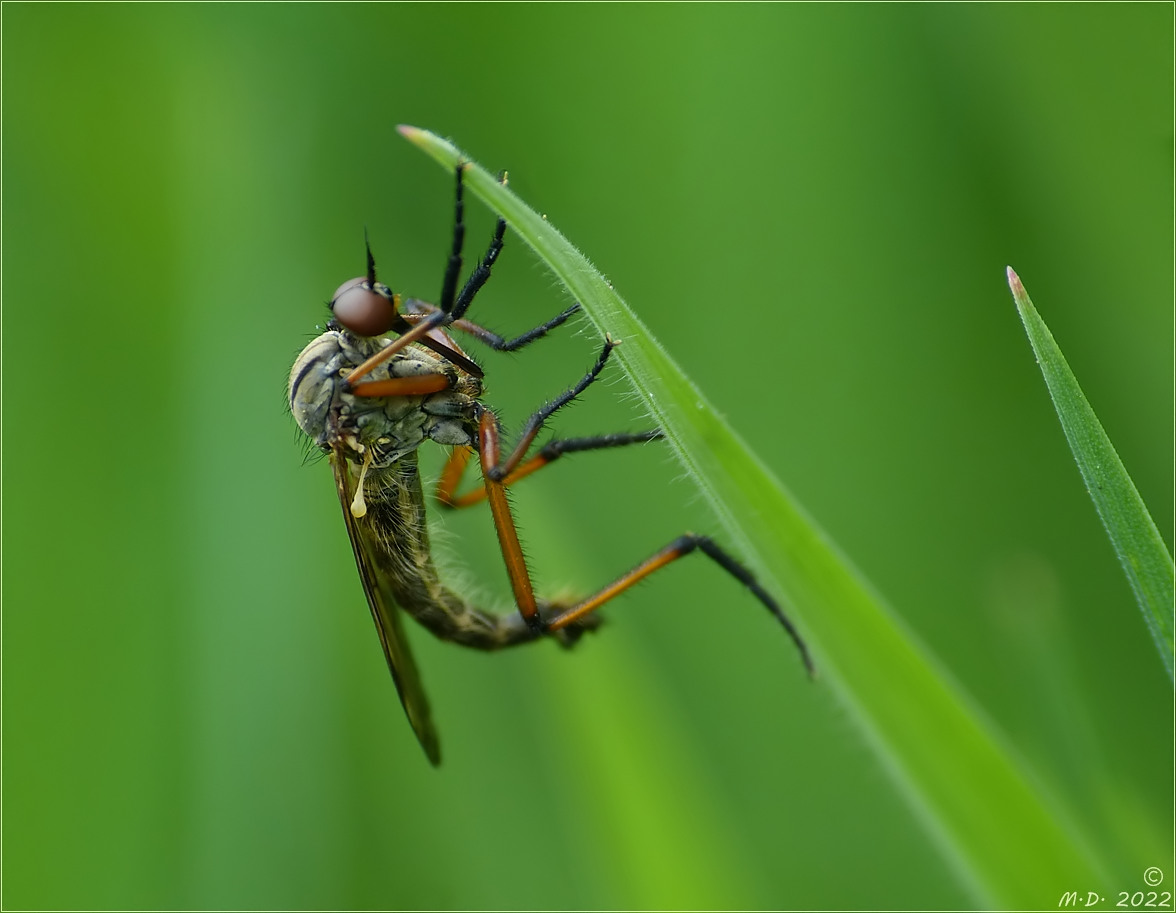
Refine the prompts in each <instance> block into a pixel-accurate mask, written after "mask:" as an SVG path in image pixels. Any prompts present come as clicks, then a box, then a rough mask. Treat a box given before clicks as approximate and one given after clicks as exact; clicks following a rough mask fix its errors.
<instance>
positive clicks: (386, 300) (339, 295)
mask: <svg viewBox="0 0 1176 913" xmlns="http://www.w3.org/2000/svg"><path fill="white" fill-rule="evenodd" d="M395 298H396V296H395V295H393V294H392V293H391V292H390V291H388V288H387V286H385V285H383V284H381V283H378V282H377V283H373V282H372V281H371V280H369V279H368V278H367V277H366V276H358V277H357V278H355V279H348V280H347V281H346V282H344V283H343V284H342V285H341V286H339V288H338V289H336V290H335V294H334V295H332V296H331V305H330V306H331V311H332V312H334V314H335V319H336V320H337V321H339V323H340V324H341V325H342V326H343V327H345V328H346V329H348V330H350V331H351V332H352V333H356V334H358V335H360V336H380V335H381V334H383V333H387V332H388V331H389V330H390V329H392V327H394V326H395V325H396V321H397V314H396V301H395Z"/></svg>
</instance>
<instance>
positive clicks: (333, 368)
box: [289, 330, 482, 466]
mask: <svg viewBox="0 0 1176 913" xmlns="http://www.w3.org/2000/svg"><path fill="white" fill-rule="evenodd" d="M389 342H390V340H388V339H385V338H367V337H361V336H354V335H352V334H351V333H348V332H347V331H345V330H328V331H327V332H325V333H323V334H322V335H321V336H319V337H318V338H317V339H315V340H313V341H312V342H311V343H310V345H308V346H307V347H306V348H305V349H303V350H302V354H300V355H299V356H298V358H297V359H296V360H295V362H294V367H293V369H292V370H291V371H290V390H289V393H290V411H291V412H293V413H294V419H295V420H296V421H297V422H298V426H299V427H300V428H301V429H302V430H303V431H304V432H305V433H306V434H307V436H308V437H310V438H311V440H313V441H314V443H315V444H316V445H317V446H319V447H321V448H323V449H324V450H327V449H330V448H331V447H332V446H333V445H335V444H337V443H339V442H343V443H345V444H346V445H347V446H346V448H345V449H346V451H347V453H348V456H349V457H350V458H351V459H353V460H355V461H357V462H358V461H359V460H360V459H362V457H361V453H362V452H363V451H364V450H367V449H368V448H371V449H372V450H373V451H374V453H373V456H374V460H373V465H375V466H381V465H388V464H390V463H392V462H395V461H396V460H398V459H400V457H402V456H403V455H404V454H406V453H409V452H411V451H413V450H416V449H417V448H418V447H419V446H420V445H421V444H423V443H424V442H425V441H426V440H432V441H436V442H437V443H439V444H451V445H456V444H472V443H473V442H474V435H475V426H476V418H475V412H476V409H477V398H478V397H479V396H480V395H481V393H482V384H481V382H480V381H479V380H478V379H477V378H473V377H470V376H469V375H467V374H465V373H464V372H462V371H460V370H458V369H457V368H456V367H454V365H453V364H451V363H450V362H448V361H446V360H445V359H443V358H441V357H440V356H438V355H435V354H434V353H432V352H430V351H428V350H427V349H423V348H420V347H418V346H408V347H407V348H405V349H403V350H402V351H400V352H397V353H396V354H395V355H393V356H392V357H391V358H390V359H389V360H388V361H386V362H384V363H383V364H381V365H380V366H378V367H377V368H375V369H374V370H373V371H372V372H371V373H370V374H368V375H367V376H365V377H364V378H363V381H364V382H367V381H379V380H386V379H388V378H393V377H414V376H419V375H424V374H444V375H446V376H447V377H449V378H450V389H448V390H443V391H441V392H440V393H432V394H429V395H427V396H389V397H359V396H354V395H352V394H351V393H349V392H346V390H345V385H344V382H343V381H344V378H345V377H346V376H347V375H348V374H349V373H350V372H351V371H352V370H354V369H355V368H356V367H357V366H359V365H360V364H362V363H363V362H364V361H366V360H367V358H368V357H369V356H371V355H373V354H375V353H376V352H378V351H379V350H380V349H382V348H383V347H384V346H386V345H388V343H389ZM357 445H361V446H357Z"/></svg>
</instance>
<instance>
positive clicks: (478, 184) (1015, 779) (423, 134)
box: [400, 127, 1109, 908]
mask: <svg viewBox="0 0 1176 913" xmlns="http://www.w3.org/2000/svg"><path fill="white" fill-rule="evenodd" d="M400 131H401V133H402V134H404V136H405V137H406V138H408V139H409V140H410V141H412V142H413V143H415V144H416V145H418V146H420V147H421V148H422V149H424V150H425V151H426V152H427V153H428V154H429V155H431V156H432V157H433V158H434V159H436V160H437V161H438V162H440V163H441V164H442V165H443V166H444V167H446V168H450V169H452V168H453V167H455V166H456V164H457V163H458V162H459V161H469V159H468V157H466V156H465V155H464V154H463V153H462V152H461V151H460V150H458V149H457V148H455V147H454V146H453V145H451V144H450V143H448V142H447V141H445V140H442V139H440V138H439V137H437V136H435V135H433V134H431V133H428V132H427V131H424V130H419V129H417V128H414V127H401V128H400ZM466 184H467V186H468V187H469V188H470V189H471V191H472V192H473V193H475V194H477V195H478V196H479V197H481V198H482V199H483V200H485V201H486V203H487V204H488V205H489V206H490V207H491V208H493V209H494V210H495V211H497V212H499V213H501V214H502V216H503V217H504V218H506V219H507V221H508V222H509V223H510V225H511V227H512V228H513V229H514V230H515V232H516V233H517V234H518V235H519V236H520V237H521V238H522V239H523V240H524V241H526V242H527V243H528V244H530V245H531V246H532V247H533V248H534V249H535V251H536V253H538V255H539V256H540V257H541V258H542V259H543V260H544V261H545V262H546V263H547V265H548V266H549V267H550V268H551V270H552V271H553V272H554V273H555V274H556V275H557V276H558V277H559V279H560V280H561V281H562V282H563V283H564V284H566V285H567V287H568V289H569V290H570V291H571V293H572V294H573V295H574V296H575V297H576V299H577V300H579V301H580V303H581V304H582V305H583V307H584V310H585V312H586V313H587V314H588V316H589V317H590V318H591V319H592V320H593V321H594V323H595V324H596V326H597V327H598V328H599V329H600V330H601V331H602V332H604V331H607V332H608V333H609V334H611V335H612V336H613V337H614V338H617V339H621V340H623V341H624V345H622V346H621V347H620V348H619V349H617V350H616V357H617V358H618V360H619V361H620V362H621V364H622V366H623V367H624V369H625V370H626V371H627V372H628V375H629V377H630V379H631V380H632V382H633V384H634V386H635V388H636V389H637V391H638V392H639V393H640V395H641V396H642V397H643V398H644V401H645V404H646V407H647V408H648V410H649V412H650V413H651V414H652V415H653V416H655V417H656V418H657V420H658V422H659V424H660V425H661V427H662V429H663V430H664V431H665V433H666V436H667V438H668V440H669V442H670V444H671V446H672V447H673V448H674V450H675V452H676V454H677V456H678V457H679V458H680V459H681V460H682V462H683V464H684V465H685V467H686V469H687V470H688V472H689V474H690V475H691V477H692V478H693V479H694V480H695V482H696V483H697V484H698V486H699V487H700V489H701V490H702V492H703V493H704V495H705V496H706V498H707V500H708V502H709V503H710V505H711V506H712V508H713V509H714V511H715V513H716V514H717V515H718V517H719V519H720V521H721V522H722V524H723V527H724V529H725V531H726V534H727V537H728V538H729V540H730V541H731V542H732V544H733V545H735V546H736V548H737V550H738V552H739V554H740V555H741V557H743V558H745V559H746V560H747V561H748V563H749V564H750V565H752V567H754V569H755V570H756V572H757V573H758V574H759V575H760V576H761V578H762V579H763V580H764V582H765V583H766V584H767V585H768V587H769V588H770V589H773V590H775V591H776V592H777V593H782V594H784V595H785V596H786V597H787V600H788V603H789V605H790V606H791V609H792V611H793V612H794V616H795V618H796V619H797V620H798V621H799V622H800V627H801V629H802V630H803V632H804V634H805V637H806V639H807V640H808V641H809V644H810V646H811V647H812V648H813V652H814V654H815V656H816V662H817V666H818V669H819V670H820V674H821V676H822V680H823V681H827V682H828V683H829V684H830V685H832V687H834V688H835V689H836V691H837V693H838V694H839V695H840V696H841V697H842V698H843V700H844V701H845V703H846V705H847V706H848V707H849V708H850V709H851V712H852V713H853V715H854V717H855V718H856V719H857V720H858V722H859V723H860V724H861V727H862V729H863V731H864V733H865V735H866V738H867V741H868V742H869V743H870V745H871V746H872V747H873V749H874V750H875V751H876V752H877V754H878V756H879V758H880V760H881V762H882V764H883V766H884V767H885V768H886V769H887V771H888V772H889V773H890V774H891V775H892V776H893V778H894V780H895V782H896V783H897V784H898V787H899V789H900V790H901V792H902V793H903V795H904V796H906V797H907V799H908V800H909V801H910V803H911V805H912V807H913V809H914V811H915V813H916V815H918V817H919V818H920V820H922V821H923V822H924V823H925V824H926V825H927V826H928V827H929V829H930V830H931V832H932V834H933V836H934V837H935V838H936V839H937V841H938V843H939V845H940V847H941V848H942V850H943V852H944V855H945V856H946V858H947V859H948V860H949V862H950V863H951V864H952V865H953V867H954V869H955V871H956V872H957V873H958V874H959V876H960V877H961V879H962V880H963V882H964V883H965V885H966V886H967V887H969V888H970V889H971V890H972V892H973V893H974V894H975V896H976V898H977V900H978V902H979V903H981V904H984V905H988V906H1000V907H1011V908H1017V907H1019V908H1042V907H1046V906H1054V905H1056V903H1057V898H1058V897H1059V896H1060V895H1061V893H1062V892H1063V891H1065V890H1070V889H1071V887H1072V886H1073V885H1075V884H1079V885H1081V884H1092V883H1099V882H1100V880H1102V881H1103V883H1105V880H1104V879H1103V876H1102V874H1101V871H1100V867H1099V866H1098V865H1097V864H1096V863H1094V862H1093V861H1092V859H1091V857H1090V856H1089V855H1088V852H1087V850H1086V849H1085V848H1084V847H1083V846H1082V845H1080V844H1079V843H1078V842H1077V839H1076V838H1075V837H1074V836H1073V834H1072V831H1071V832H1068V829H1067V827H1066V826H1065V824H1064V823H1063V821H1062V819H1061V818H1060V817H1059V815H1058V813H1057V811H1056V810H1054V809H1051V808H1050V807H1048V804H1047V802H1046V800H1045V799H1044V798H1043V797H1042V796H1041V795H1040V794H1039V793H1038V792H1037V791H1036V790H1035V789H1034V787H1033V786H1032V785H1031V780H1030V777H1029V776H1028V774H1027V772H1026V771H1024V770H1022V769H1020V767H1019V766H1018V762H1017V761H1016V760H1015V759H1014V758H1013V756H1012V755H1011V754H1010V752H1009V751H1008V750H1007V749H1006V747H1005V746H1004V745H1003V744H1002V743H1001V741H1000V739H999V737H998V736H997V735H996V734H995V733H994V732H993V731H992V730H991V728H990V727H989V725H988V723H987V721H986V720H985V718H984V717H983V715H982V714H980V713H979V712H977V710H976V709H975V708H973V707H972V706H970V705H969V703H968V702H967V700H966V699H965V698H964V697H963V696H962V695H961V694H960V693H959V692H958V690H957V689H956V688H955V686H954V685H953V683H952V682H951V681H950V680H949V679H948V678H947V677H946V676H945V675H944V674H943V673H942V672H941V671H940V670H939V669H938V668H937V667H936V666H935V664H934V662H933V661H932V660H931V659H930V658H929V657H928V656H927V655H926V654H925V653H924V652H923V650H922V649H921V648H920V646H919V645H918V644H917V643H916V642H915V640H914V639H913V638H912V637H911V635H910V634H909V633H908V632H907V631H906V630H904V628H903V626H902V625H901V623H900V622H899V621H898V620H897V619H896V618H895V617H894V616H893V615H891V614H890V612H889V611H888V610H887V609H886V608H885V606H884V605H883V604H882V603H881V602H880V601H879V600H878V598H877V597H876V596H875V595H874V594H873V592H872V591H871V589H870V587H869V585H868V584H867V583H866V582H865V581H864V580H863V579H862V577H861V575H860V574H859V573H858V572H857V571H856V570H855V569H854V568H852V567H851V566H850V565H849V563H848V562H847V561H846V560H845V559H844V558H843V557H842V556H841V555H840V554H839V553H838V552H837V550H836V549H835V547H834V546H833V545H832V544H831V543H830V542H829V541H828V540H827V539H826V538H825V536H824V534H823V533H822V532H821V530H820V529H819V528H818V527H817V526H816V524H814V523H813V522H812V521H811V520H810V519H809V518H808V517H806V516H805V514H804V513H803V511H802V510H801V508H800V507H799V506H798V505H797V504H796V502H795V501H794V500H793V498H792V497H791V496H790V495H789V493H788V492H787V491H786V490H785V489H784V487H783V486H782V485H781V484H780V482H779V481H778V480H776V479H775V478H774V477H773V476H772V475H771V474H770V473H769V472H768V471H767V469H766V468H765V467H764V466H763V464H762V463H760V462H759V460H758V459H757V458H756V457H755V455H754V454H753V453H752V452H751V451H750V449H749V448H748V447H747V445H746V444H745V443H744V442H743V441H741V440H740V439H739V438H738V437H737V436H736V435H735V434H734V432H732V430H731V429H730V428H729V427H728V426H727V425H726V423H725V422H724V421H723V420H722V418H720V417H719V415H718V414H717V413H716V411H715V409H714V408H713V407H712V406H711V405H710V404H709V403H708V402H707V401H706V399H705V398H704V397H703V395H702V394H701V393H700V392H699V391H698V389H697V388H696V387H695V386H694V385H693V384H692V383H691V382H690V380H689V379H688V378H686V377H685V376H684V375H683V373H682V371H681V369H680V368H679V367H678V366H677V365H676V364H675V363H674V362H673V360H672V359H671V358H670V356H669V355H668V354H667V353H666V352H665V351H664V350H663V349H662V348H661V346H660V345H659V344H658V343H657V341H656V340H654V339H653V338H652V337H651V336H650V335H649V332H648V331H647V330H646V329H645V327H644V326H643V325H642V324H641V322H640V321H639V320H638V319H637V317H636V316H635V315H634V314H633V312H632V311H630V310H629V308H628V306H627V305H626V304H625V303H624V301H622V300H621V298H620V296H619V295H617V293H616V292H615V291H614V290H613V289H612V288H611V286H610V285H609V284H608V282H607V281H606V280H605V279H604V278H603V277H602V276H601V275H600V274H599V273H598V272H597V271H596V270H595V269H594V268H593V267H592V265H591V264H590V263H589V262H588V260H587V259H586V258H585V257H584V256H583V255H582V254H581V253H580V252H579V251H578V250H576V248H575V247H574V246H572V244H571V243H570V242H569V241H568V240H567V239H566V238H564V237H563V235H561V234H560V233H559V232H558V231H556V230H555V229H554V228H553V227H552V226H551V225H550V224H548V223H547V221H546V220H545V219H543V218H542V217H541V216H539V215H538V214H537V213H535V212H534V211H532V210H531V209H530V208H528V207H527V206H526V205H525V204H524V203H523V202H522V201H520V200H519V199H518V198H517V197H515V196H514V194H513V193H511V192H510V190H508V189H507V188H506V187H504V186H502V185H500V184H499V183H498V182H497V181H496V180H495V179H494V177H493V176H491V175H490V174H489V173H487V172H486V171H484V170H483V169H481V168H479V167H477V166H473V165H471V166H470V167H469V169H468V170H467V171H466ZM781 646H782V648H783V646H784V640H783V638H781ZM781 656H782V662H783V661H784V660H787V662H789V663H795V659H794V657H793V656H792V655H791V653H790V652H789V651H787V650H783V649H782V651H781ZM785 671H792V672H793V674H796V672H797V671H798V670H795V669H791V670H785ZM1108 888H1109V885H1108Z"/></svg>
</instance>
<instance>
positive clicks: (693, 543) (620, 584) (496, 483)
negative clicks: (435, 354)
mask: <svg viewBox="0 0 1176 913" xmlns="http://www.w3.org/2000/svg"><path fill="white" fill-rule="evenodd" d="M516 452H517V451H516ZM500 455H501V448H500V445H499V440H498V421H497V419H496V418H495V416H494V413H492V412H489V411H486V412H483V413H482V418H481V420H480V422H479V425H478V456H479V459H480V460H481V464H482V475H483V478H484V479H485V486H486V498H487V500H489V502H490V511H491V513H492V514H493V516H494V528H495V530H496V531H497V533H498V543H499V545H500V547H501V548H502V557H503V561H504V562H505V564H506V572H507V575H508V576H509V577H510V584H511V588H512V589H513V590H514V594H515V603H516V604H517V605H518V608H519V612H520V613H521V614H522V616H523V618H524V620H525V621H526V622H527V624H528V625H529V626H530V627H531V628H532V629H533V630H534V631H536V632H537V633H548V632H551V631H558V630H559V629H561V628H564V627H566V626H568V625H571V624H572V623H574V622H576V621H579V620H580V619H582V618H583V617H584V616H586V615H588V614H589V613H591V612H595V611H596V610H597V609H599V608H600V607H601V606H602V605H604V604H605V603H606V602H608V601H609V600H610V599H613V598H614V597H616V596H619V595H620V594H621V593H623V592H624V591H625V590H627V589H629V587H631V586H633V584H635V583H637V582H639V581H641V580H644V579H645V578H646V577H648V576H649V575H650V574H652V573H653V572H654V571H657V570H660V569H661V568H663V567H665V566H666V565H668V564H670V563H671V562H674V561H677V560H678V559H679V558H682V557H684V556H686V555H689V554H690V553H691V552H693V551H694V550H695V549H698V550H700V551H702V552H703V554H705V555H706V556H707V557H709V558H710V559H711V560H712V561H714V562H715V563H716V564H718V565H719V567H721V568H722V569H723V570H725V571H726V572H727V573H728V574H730V575H731V576H732V577H734V578H735V579H736V580H738V581H739V582H740V583H742V584H743V585H744V586H745V587H747V588H748V589H749V590H751V592H752V595H754V596H755V598H756V599H758V600H759V601H760V603H762V604H763V606H764V607H765V608H766V609H767V610H768V611H769V612H771V613H772V615H773V616H774V617H775V618H776V620H777V621H778V622H780V624H781V626H782V627H783V628H784V630H785V631H786V632H787V633H788V636H789V637H791V638H792V642H793V643H794V644H796V648H797V649H798V650H799V651H800V657H801V661H802V662H803V663H804V666H805V669H807V670H808V673H809V676H810V677H811V676H813V675H814V674H815V670H814V667H813V662H812V658H811V657H810V656H809V652H808V648H807V647H806V646H805V643H804V641H803V640H802V639H801V637H800V634H799V633H798V632H797V630H796V627H795V626H794V625H793V624H792V622H791V621H790V620H789V619H788V617H787V616H786V615H785V614H784V612H783V610H782V609H781V608H780V605H779V603H777V602H776V600H775V599H773V598H772V597H771V596H770V595H769V594H768V592H767V591H766V590H765V589H764V588H763V587H761V586H760V585H759V582H758V581H757V580H756V579H755V577H754V576H753V575H752V574H751V572H750V571H748V570H747V568H745V567H744V566H743V565H741V564H740V563H739V562H738V561H736V560H735V559H734V558H732V557H731V556H730V555H728V554H727V553H726V552H725V551H723V550H722V549H721V548H719V546H718V545H716V544H715V543H714V542H713V541H712V540H711V539H709V538H707V537H706V536H698V535H695V534H694V533H686V534H685V535H682V536H679V537H678V538H677V539H675V540H674V541H673V542H671V543H670V544H669V545H667V546H666V547H665V548H663V549H662V550H661V551H659V552H657V553H656V554H654V555H653V556H652V557H650V558H648V559H646V560H645V561H643V562H642V563H641V564H639V565H637V567H635V568H633V569H632V570H631V571H629V572H628V573H627V574H623V575H622V576H621V577H619V578H618V579H617V580H615V581H614V582H612V583H610V584H609V585H608V586H606V587H604V588H603V589H602V590H600V591H599V592H598V593H596V594H595V595H594V596H590V597H589V598H587V599H584V600H582V601H580V602H578V603H576V604H575V605H573V606H571V607H570V608H567V609H562V610H559V611H558V612H557V613H556V615H555V617H553V618H550V619H543V618H541V617H540V615H539V609H538V606H537V604H536V601H535V593H534V589H533V588H532V586H531V575H530V572H529V571H528V570H527V563H526V560H525V559H524V557H523V551H522V548H520V546H519V537H518V531H517V529H516V527H515V521H514V516H513V515H512V514H511V511H510V505H509V504H508V503H507V500H506V485H507V484H508V483H509V481H510V479H511V478H512V475H513V476H514V477H515V478H520V477H521V475H518V474H519V473H521V471H522V470H523V468H524V467H525V466H526V465H527V464H524V466H521V467H518V468H517V469H516V470H514V472H513V473H508V474H506V476H505V477H504V478H502V479H495V478H494V476H493V474H492V472H491V470H492V469H494V468H495V467H498V466H499V465H500V464H499V457H500ZM468 459H469V451H468V448H466V449H465V453H464V455H463V456H461V457H457V454H456V452H455V455H454V457H451V458H450V462H449V464H447V465H446V472H449V473H450V474H451V475H457V476H460V473H461V469H462V468H464V465H465V462H466V461H467V460H468ZM539 465H540V466H541V465H543V464H539ZM454 466H456V469H452V467H454ZM535 468H536V469H537V468H539V466H536V467H535ZM528 471H533V470H528ZM446 472H443V473H442V482H443V483H444V482H446ZM451 481H452V480H451ZM452 484H453V486H454V487H456V481H453V482H452Z"/></svg>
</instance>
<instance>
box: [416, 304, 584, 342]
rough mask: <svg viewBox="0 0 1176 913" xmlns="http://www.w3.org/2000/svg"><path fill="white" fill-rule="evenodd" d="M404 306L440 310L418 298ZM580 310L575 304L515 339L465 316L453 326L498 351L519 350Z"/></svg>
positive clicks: (419, 311)
mask: <svg viewBox="0 0 1176 913" xmlns="http://www.w3.org/2000/svg"><path fill="white" fill-rule="evenodd" d="M404 308H405V310H406V311H408V313H410V314H432V313H435V312H436V311H437V310H438V308H437V305H435V304H429V302H427V301H420V300H419V299H416V298H407V299H405V301H404ZM578 310H580V305H579V304H573V305H572V306H571V307H569V308H567V309H566V310H565V311H564V312H563V313H561V314H557V315H556V316H554V317H552V318H551V319H550V320H549V321H547V322H546V323H543V324H540V325H539V326H537V327H535V328H534V329H532V330H527V332H525V333H523V334H521V335H519V336H516V337H515V338H514V339H504V338H503V337H501V336H499V335H498V334H497V333H495V332H494V331H493V330H488V329H486V327H484V326H482V325H481V324H477V323H474V322H473V321H470V320H466V319H465V318H464V317H463V318H462V319H461V320H455V321H453V323H452V324H451V326H452V327H453V328H454V329H455V330H461V331H462V332H463V333H468V334H469V335H471V336H473V337H474V338H475V339H477V340H478V341H479V342H481V343H483V344H485V345H487V346H489V347H490V348H492V349H494V351H496V352H517V351H518V350H519V349H521V348H522V347H523V346H525V345H528V344H530V343H532V342H534V341H535V340H536V339H542V338H543V337H544V336H546V335H547V334H548V332H549V331H551V330H554V329H555V328H556V327H557V326H559V325H560V324H562V323H564V322H565V321H567V319H568V318H569V317H571V316H572V315H573V314H574V313H576V312H577V311H578Z"/></svg>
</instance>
